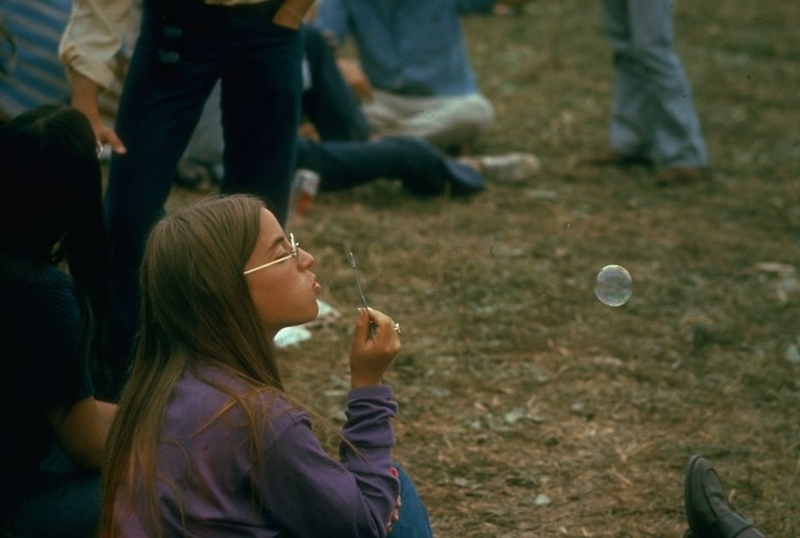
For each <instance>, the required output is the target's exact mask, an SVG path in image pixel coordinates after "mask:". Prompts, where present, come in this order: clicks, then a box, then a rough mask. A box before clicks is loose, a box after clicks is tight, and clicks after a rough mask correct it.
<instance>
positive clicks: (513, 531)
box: [171, 0, 800, 538]
mask: <svg viewBox="0 0 800 538" xmlns="http://www.w3.org/2000/svg"><path fill="white" fill-rule="evenodd" d="M799 18H800V4H798V3H797V2H795V1H793V0H765V1H762V2H746V1H744V0H733V1H731V2H724V3H719V2H711V1H710V0H696V1H694V2H681V3H678V4H677V7H676V17H675V28H676V38H677V44H678V51H679V53H680V55H681V57H682V60H683V63H684V66H685V68H686V70H687V72H688V74H689V78H690V80H691V81H692V85H693V89H694V93H695V103H696V107H697V109H698V112H699V114H700V117H701V121H702V124H703V128H704V131H705V135H706V139H707V142H708V146H709V151H710V153H711V158H712V160H713V167H714V176H713V178H712V179H711V180H710V181H708V182H707V183H706V184H703V185H697V186H692V187H681V188H668V189H665V188H659V187H656V186H655V183H654V178H653V176H652V174H650V173H649V172H647V171H645V170H630V171H622V170H616V169H604V170H598V169H594V168H585V167H581V166H578V165H576V164H575V162H576V157H578V156H580V155H582V154H585V153H591V152H596V151H598V150H603V149H605V147H606V132H607V120H608V113H609V104H610V92H611V70H610V52H609V49H608V46H607V43H606V41H605V37H604V34H603V29H602V26H601V19H600V11H599V3H594V2H579V1H577V0H572V1H570V0H561V1H559V2H535V3H532V4H530V5H529V6H527V8H526V9H525V11H524V12H523V14H522V15H521V16H519V17H509V18H484V17H469V18H466V19H464V26H465V31H466V33H467V35H468V38H469V44H470V49H471V52H472V55H473V60H474V63H475V67H476V70H477V73H478V77H479V81H480V85H481V88H482V90H483V91H484V92H485V93H486V94H487V95H488V96H489V97H490V98H491V99H492V101H493V102H494V103H495V105H496V108H497V115H498V120H497V125H496V126H495V127H494V129H493V130H492V132H491V133H490V134H489V135H487V136H485V137H484V138H483V139H482V141H481V145H480V147H479V148H478V150H479V151H481V152H484V153H501V152H506V151H532V152H535V153H536V154H537V155H538V156H539V157H540V159H541V160H542V164H543V171H542V173H541V175H540V176H539V177H537V178H535V179H534V180H532V181H531V182H530V183H529V184H526V185H524V186H503V185H491V186H490V187H489V189H488V190H487V192H485V193H483V194H481V195H479V196H476V197H474V198H471V199H468V200H453V199H451V198H448V197H442V198H436V199H425V200H420V199H417V198H414V197H413V196H412V195H410V194H408V193H406V192H404V191H403V190H402V189H401V188H400V186H399V185H398V184H397V183H396V182H392V181H388V180H381V181H379V182H376V183H374V184H371V185H367V186H363V187H360V188H357V189H355V190H353V191H349V192H340V193H335V194H324V195H322V196H319V197H318V198H317V200H316V201H315V202H314V205H313V208H312V210H311V212H310V213H309V214H307V215H306V216H303V217H300V216H292V218H291V219H290V223H289V227H290V229H291V231H293V232H294V233H295V235H297V236H298V238H299V240H300V241H301V242H302V243H303V246H304V247H306V248H308V249H309V250H311V251H312V253H313V254H314V256H315V258H316V265H317V273H318V275H319V278H320V280H321V282H322V284H323V286H324V287H325V291H324V292H323V295H322V298H323V299H324V300H325V301H327V302H329V303H331V304H332V305H334V306H335V307H336V308H338V309H339V310H340V311H341V312H342V314H343V315H342V317H341V318H340V319H339V320H337V321H335V322H334V323H332V324H330V325H328V326H326V327H323V328H318V329H314V332H313V338H312V340H311V341H309V342H306V343H304V344H302V345H301V346H299V347H296V348H290V349H288V350H286V351H285V353H284V359H285V360H284V374H285V376H286V377H287V379H288V386H289V388H290V390H293V391H296V392H299V393H300V394H301V395H303V397H304V398H305V399H306V401H308V403H309V404H310V405H311V406H312V407H313V408H315V409H317V410H319V411H320V412H322V413H323V414H325V415H326V416H330V417H331V418H332V419H333V420H334V421H338V420H340V419H341V408H342V403H343V395H344V391H345V389H346V388H347V379H348V378H347V350H348V346H349V338H350V332H351V331H350V325H351V322H352V320H353V319H354V315H355V309H356V307H357V306H358V303H357V297H356V294H355V289H354V283H353V279H352V274H351V272H350V269H349V267H348V264H347V251H348V250H349V249H351V248H352V249H354V250H355V252H356V253H357V255H358V259H359V267H360V269H361V271H362V273H363V280H364V286H365V291H366V294H367V297H368V299H369V300H370V302H371V303H372V304H373V305H374V306H375V307H376V308H378V309H380V310H383V311H385V312H387V313H389V314H390V315H392V316H393V317H394V318H395V319H396V320H397V321H399V322H400V323H401V324H402V326H403V345H404V347H403V351H402V353H401V354H400V356H399V357H398V359H397V361H396V364H395V365H394V367H393V369H392V372H391V374H390V375H389V377H388V381H389V383H391V384H392V385H393V386H394V387H395V389H396V392H397V398H398V400H399V402H400V404H401V415H400V417H399V418H398V420H397V421H396V428H397V437H398V441H399V444H398V447H397V450H396V457H397V459H398V460H399V461H400V462H401V463H403V464H404V465H405V466H406V468H407V469H408V471H409V472H410V474H411V475H412V476H413V477H414V478H415V480H416V482H417V484H418V487H419V489H420V493H421V495H422V497H423V499H424V501H425V502H426V504H427V505H428V508H429V510H430V514H431V518H432V520H433V525H434V528H435V531H436V534H437V535H438V536H458V537H463V538H468V537H483V536H504V537H520V538H521V537H528V536H530V537H533V536H537V537H539V536H680V535H682V532H683V530H684V529H685V528H686V523H685V518H684V514H683V504H682V503H683V493H682V492H683V489H682V487H683V469H684V465H685V463H686V461H687V458H688V457H689V456H690V455H691V454H694V453H701V454H704V455H706V456H708V457H709V458H710V459H711V460H712V462H713V463H714V464H715V466H716V467H717V469H718V471H719V472H720V474H721V476H722V478H723V481H724V483H725V485H726V487H727V488H728V489H729V492H730V493H731V495H732V496H733V498H734V501H735V503H736V504H737V506H738V508H739V509H740V510H741V511H742V512H743V513H745V514H746V515H748V516H750V517H753V518H754V519H755V520H756V521H757V522H758V524H759V526H760V527H761V528H762V530H763V531H765V532H766V533H767V534H769V535H770V536H775V537H793V536H797V535H800V518H798V512H797V506H798V496H800V491H799V490H798V486H797V482H798V480H800V478H799V477H798V474H799V473H800V442H799V441H798V439H800V420H798V417H799V416H800V354H799V353H798V346H800V325H799V324H798V321H800V307H798V299H800V287H798V286H799V282H800V274H799V273H798V271H800V259H799V258H798V239H800V181H798V179H800V178H798V175H800V174H799V173H800V93H798V88H800V68H798V66H800V53H798V51H800V33H798V32H797V29H796V21H797V20H798V19H799ZM191 199H193V198H192V197H191V196H190V195H188V194H187V193H185V192H182V191H179V190H177V189H176V190H175V192H174V193H173V198H172V199H171V204H173V205H174V204H181V203H185V202H186V201H190V200H191ZM609 263H615V264H620V265H622V266H624V267H625V268H627V269H628V270H629V271H630V273H631V274H632V276H633V282H634V294H633V296H632V298H631V299H630V300H629V301H628V303H627V304H626V305H624V306H622V307H619V308H611V307H608V306H605V305H603V304H602V303H600V302H599V301H598V300H597V299H596V298H595V296H594V293H593V282H594V278H595V275H596V273H597V271H599V270H600V268H601V267H603V266H604V265H606V264H609Z"/></svg>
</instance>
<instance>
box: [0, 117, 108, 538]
mask: <svg viewBox="0 0 800 538" xmlns="http://www.w3.org/2000/svg"><path fill="white" fill-rule="evenodd" d="M0 162H2V163H3V180H4V181H3V184H4V189H5V192H4V194H3V196H2V197H1V198H0V200H1V201H0V205H1V206H2V207H0V340H2V342H3V346H4V348H5V349H6V352H7V354H6V356H5V358H4V359H3V360H2V361H0V406H2V409H4V417H5V418H4V419H3V425H2V431H3V442H2V443H0V530H1V531H2V532H4V533H8V534H10V535H11V536H48V537H50V536H59V537H61V536H89V535H91V534H92V533H93V530H94V528H95V527H96V525H97V521H98V517H99V497H100V495H99V492H100V489H99V485H100V482H99V469H100V466H101V462H102V458H103V449H104V444H105V438H106V433H107V430H108V427H109V425H110V422H111V420H112V419H113V415H114V412H115V409H116V406H114V405H112V404H108V403H104V402H99V401H97V400H95V398H94V397H93V392H94V390H93V384H92V379H91V375H90V374H91V371H92V365H96V364H99V362H100V358H101V357H102V341H103V338H102V326H101V323H100V322H101V320H102V318H103V313H104V310H105V308H106V303H107V300H108V297H107V291H106V283H107V279H108V272H107V269H106V267H107V262H106V259H107V252H106V243H105V228H104V224H103V212H102V205H101V173H100V165H99V162H98V159H97V145H96V141H95V138H94V134H93V132H92V129H91V127H90V125H89V122H88V120H87V119H86V118H85V117H84V116H83V115H82V114H81V113H80V112H78V111H77V110H74V109H71V108H68V107H65V106H62V105H46V106H42V107H38V108H36V109H33V110H31V111H29V112H26V113H23V114H21V115H19V116H17V117H16V118H13V119H12V120H11V121H9V122H8V123H7V124H5V125H4V126H3V127H2V128H1V129H0ZM62 267H63V269H62ZM98 371H99V369H98Z"/></svg>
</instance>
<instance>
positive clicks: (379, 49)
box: [313, 0, 495, 155]
mask: <svg viewBox="0 0 800 538" xmlns="http://www.w3.org/2000/svg"><path fill="white" fill-rule="evenodd" d="M494 4H495V1H494V0H437V1H435V2H433V1H431V0H403V1H402V2H389V1H376V0H322V2H321V3H320V5H319V9H318V12H317V15H316V19H315V20H314V22H313V24H314V25H315V26H316V27H318V28H319V29H320V30H322V32H323V33H324V34H325V36H326V37H327V38H328V40H329V42H330V43H331V45H332V46H334V47H335V48H338V47H340V46H341V45H342V44H343V43H344V42H345V40H346V38H347V37H348V36H352V37H353V39H354V40H355V44H356V47H357V49H358V59H359V61H360V66H358V65H357V64H355V63H346V62H345V63H343V69H344V70H345V78H346V79H348V80H349V81H351V83H352V84H353V86H354V90H355V92H356V95H358V97H359V99H360V100H361V102H362V107H363V110H364V113H365V114H366V116H367V120H368V121H369V123H370V125H371V126H372V128H373V134H374V135H375V136H387V135H413V136H420V137H423V138H425V139H426V140H428V141H429V142H431V143H432V144H433V145H435V146H436V147H438V148H439V149H441V150H443V151H445V152H447V153H449V154H457V155H460V154H464V153H468V152H469V146H470V144H471V143H472V142H473V141H474V139H475V138H476V137H477V136H478V135H479V134H480V133H481V132H482V131H484V130H485V129H486V128H488V127H489V126H490V125H491V124H492V123H493V121H494V108H493V107H492V104H491V103H490V102H489V100H488V99H487V98H486V97H484V96H483V95H482V94H481V93H480V92H479V91H478V86H477V83H476V81H475V75H474V73H473V71H472V67H471V65H470V62H469V58H468V56H467V49H466V46H465V43H464V37H463V35H462V32H461V23H460V21H459V14H460V13H465V12H467V11H477V10H490V9H491V8H492V6H493V5H494ZM361 69H363V73H362V72H361Z"/></svg>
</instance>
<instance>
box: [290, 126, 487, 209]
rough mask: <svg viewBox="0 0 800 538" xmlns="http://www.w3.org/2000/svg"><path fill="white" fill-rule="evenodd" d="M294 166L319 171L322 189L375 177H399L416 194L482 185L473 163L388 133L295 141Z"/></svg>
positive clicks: (458, 190)
mask: <svg viewBox="0 0 800 538" xmlns="http://www.w3.org/2000/svg"><path fill="white" fill-rule="evenodd" d="M297 168H307V169H309V170H313V171H315V172H317V173H318V174H319V175H320V178H321V182H320V190H322V191H335V190H341V189H347V188H351V187H354V186H356V185H360V184H362V183H367V182H370V181H374V180H376V179H378V178H387V179H399V180H401V181H402V182H403V185H404V186H405V187H406V188H407V189H408V190H409V191H411V192H412V193H414V194H417V195H419V196H432V195H437V194H442V193H443V192H444V191H445V189H446V187H447V186H448V185H449V186H450V189H451V192H452V193H453V194H455V195H468V194H474V193H477V192H480V191H482V190H483V189H484V183H483V179H482V178H481V175H480V174H479V173H478V172H477V171H476V170H475V169H474V168H471V167H469V166H467V165H465V164H462V163H460V162H458V161H455V160H453V159H448V158H447V157H445V156H444V155H443V154H442V153H441V152H440V151H439V150H438V149H436V148H435V147H433V146H432V145H431V144H430V143H429V142H427V141H426V140H424V139H422V138H417V137H411V136H398V137H386V138H380V139H378V140H373V141H369V142H355V141H344V142H337V141H330V142H314V141H312V140H307V139H299V140H298V142H297Z"/></svg>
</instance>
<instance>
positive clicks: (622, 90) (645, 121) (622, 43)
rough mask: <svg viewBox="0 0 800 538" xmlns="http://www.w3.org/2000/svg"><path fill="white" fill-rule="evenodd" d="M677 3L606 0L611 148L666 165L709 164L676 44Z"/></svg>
mask: <svg viewBox="0 0 800 538" xmlns="http://www.w3.org/2000/svg"><path fill="white" fill-rule="evenodd" d="M672 4H673V3H672V2H669V1H667V0H654V1H652V2H640V1H631V0H604V1H603V7H604V8H605V20H606V28H607V32H608V36H609V41H610V43H611V46H612V48H613V50H614V102H613V106H612V114H611V127H610V138H611V147H612V148H614V149H616V150H618V151H620V152H622V153H625V154H627V155H635V156H643V157H651V156H652V157H655V158H657V159H658V160H659V161H660V162H661V164H663V165H665V166H690V167H704V166H706V165H707V164H708V157H707V154H706V149H705V142H704V140H703V136H702V132H701V129H700V121H699V119H698V118H697V114H696V113H695V110H694V105H693V103H692V92H691V88H690V84H689V81H688V79H687V77H686V73H685V72H684V70H683V67H682V65H681V62H680V60H679V58H678V56H677V54H676V53H675V50H674V47H673V33H672Z"/></svg>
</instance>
